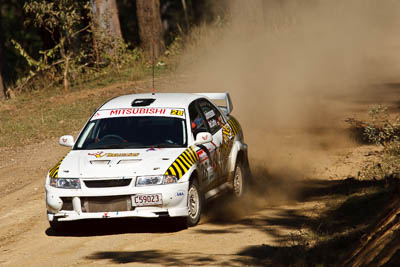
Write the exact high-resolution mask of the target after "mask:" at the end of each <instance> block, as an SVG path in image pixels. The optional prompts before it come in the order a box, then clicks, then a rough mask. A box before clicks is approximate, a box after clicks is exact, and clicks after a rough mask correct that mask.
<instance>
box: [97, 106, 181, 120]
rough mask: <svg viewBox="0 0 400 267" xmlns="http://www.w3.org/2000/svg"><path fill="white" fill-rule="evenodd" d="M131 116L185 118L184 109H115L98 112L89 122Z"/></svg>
mask: <svg viewBox="0 0 400 267" xmlns="http://www.w3.org/2000/svg"><path fill="white" fill-rule="evenodd" d="M131 116H172V117H185V110H184V109H173V108H117V109H105V110H98V111H97V112H96V113H95V114H94V115H93V117H92V119H91V120H98V119H104V118H114V117H131Z"/></svg>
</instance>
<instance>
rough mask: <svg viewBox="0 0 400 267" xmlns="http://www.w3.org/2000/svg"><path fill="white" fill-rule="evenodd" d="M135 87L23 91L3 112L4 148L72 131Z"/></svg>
mask: <svg viewBox="0 0 400 267" xmlns="http://www.w3.org/2000/svg"><path fill="white" fill-rule="evenodd" d="M132 92H134V90H132V89H130V90H127V89H125V88H113V90H103V91H96V90H92V91H90V93H87V91H86V92H83V91H82V93H77V94H73V93H69V94H66V95H61V94H60V93H58V92H54V93H48V94H46V96H47V98H45V96H44V95H43V94H39V95H38V98H35V97H34V95H28V94H23V95H21V97H19V98H17V99H14V100H12V102H11V103H8V105H9V106H11V108H10V109H5V110H1V111H0V125H1V127H0V147H15V146H23V145H28V144H33V143H40V142H42V141H43V140H46V139H48V138H52V137H58V136H61V135H63V134H72V133H74V132H76V131H78V130H79V129H80V128H81V127H83V125H84V123H85V122H86V120H87V119H88V118H89V116H90V115H91V114H92V112H93V111H94V110H95V108H97V107H98V106H99V105H101V104H102V103H104V102H105V101H106V100H107V99H109V98H111V97H114V96H117V95H121V94H126V93H132Z"/></svg>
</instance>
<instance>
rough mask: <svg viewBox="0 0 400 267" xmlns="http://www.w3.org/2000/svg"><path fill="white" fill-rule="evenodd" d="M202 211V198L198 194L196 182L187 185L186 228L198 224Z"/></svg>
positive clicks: (198, 189)
mask: <svg viewBox="0 0 400 267" xmlns="http://www.w3.org/2000/svg"><path fill="white" fill-rule="evenodd" d="M202 209H203V197H202V195H201V192H200V188H199V185H198V183H197V181H196V180H193V181H191V182H190V184H189V190H188V212H189V215H188V216H187V218H186V222H187V226H189V227H191V226H195V225H197V224H198V223H199V221H200V217H201V212H202Z"/></svg>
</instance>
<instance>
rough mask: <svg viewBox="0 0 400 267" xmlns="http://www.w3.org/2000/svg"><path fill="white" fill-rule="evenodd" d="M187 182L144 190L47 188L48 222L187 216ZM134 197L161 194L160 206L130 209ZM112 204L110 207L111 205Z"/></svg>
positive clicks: (144, 187) (139, 188) (133, 188)
mask: <svg viewBox="0 0 400 267" xmlns="http://www.w3.org/2000/svg"><path fill="white" fill-rule="evenodd" d="M188 186H189V183H188V182H179V183H176V184H168V185H154V186H143V187H121V188H96V189H93V188H91V189H88V188H82V189H61V188H55V187H52V186H50V185H46V206H47V217H48V220H49V221H55V220H56V221H74V220H81V219H102V218H104V219H105V218H126V217H144V218H156V217H164V216H169V217H181V216H187V215H188V208H187V191H188ZM137 194H161V196H162V204H159V205H154V206H133V205H132V202H133V200H132V198H133V197H134V196H135V195H137ZM111 202H113V203H111Z"/></svg>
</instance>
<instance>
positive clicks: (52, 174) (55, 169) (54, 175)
mask: <svg viewBox="0 0 400 267" xmlns="http://www.w3.org/2000/svg"><path fill="white" fill-rule="evenodd" d="M64 158H65V156H64V157H63V158H62V159H61V160H60V161H59V162H58V163H57V164H56V166H54V167H53V168H51V169H50V171H49V176H50V177H51V178H58V169H59V168H60V165H61V163H62V161H63V160H64Z"/></svg>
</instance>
